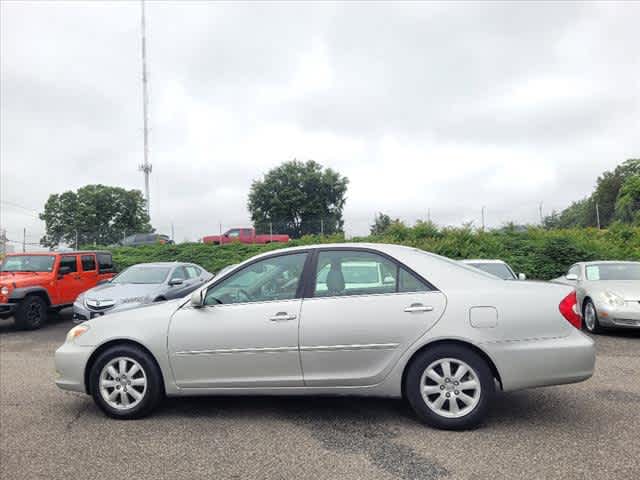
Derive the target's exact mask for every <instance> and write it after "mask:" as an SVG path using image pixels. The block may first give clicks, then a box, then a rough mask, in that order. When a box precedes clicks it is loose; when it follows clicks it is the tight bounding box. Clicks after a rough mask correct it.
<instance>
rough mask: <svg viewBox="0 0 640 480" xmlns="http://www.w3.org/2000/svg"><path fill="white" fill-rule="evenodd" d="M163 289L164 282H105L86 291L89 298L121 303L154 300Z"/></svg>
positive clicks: (138, 302) (85, 296)
mask: <svg viewBox="0 0 640 480" xmlns="http://www.w3.org/2000/svg"><path fill="white" fill-rule="evenodd" d="M162 290H163V284H135V283H105V284H103V285H98V286H97V287H94V288H91V289H89V290H87V291H86V292H85V293H84V298H85V299H87V300H89V299H90V300H101V301H102V300H104V301H106V300H113V301H114V302H116V305H119V304H127V303H130V304H140V303H148V302H150V301H152V300H153V299H154V298H155V297H156V296H157V295H158V294H159V293H160V292H161V291H162Z"/></svg>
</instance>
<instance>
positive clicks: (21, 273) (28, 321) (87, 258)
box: [0, 251, 115, 330]
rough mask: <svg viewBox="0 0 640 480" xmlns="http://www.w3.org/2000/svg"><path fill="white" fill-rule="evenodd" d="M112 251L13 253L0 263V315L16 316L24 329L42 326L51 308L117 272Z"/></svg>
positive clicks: (66, 304)
mask: <svg viewBox="0 0 640 480" xmlns="http://www.w3.org/2000/svg"><path fill="white" fill-rule="evenodd" d="M114 272H115V271H114V268H113V260H112V258H111V253H109V252H101V251H91V252H38V253H12V254H9V255H7V256H6V257H5V258H4V260H3V261H2V264H0V318H7V317H10V316H14V317H15V322H16V326H18V328H22V329H25V330H33V329H36V328H40V327H41V326H42V325H44V323H45V322H46V321H47V316H48V315H47V314H48V312H50V311H57V310H60V309H61V308H64V307H67V306H70V305H72V304H73V302H74V300H75V299H76V297H77V296H78V295H80V294H81V293H82V292H84V291H85V290H88V289H90V288H92V287H95V286H96V285H97V284H98V282H100V281H102V280H107V279H109V278H111V277H113V275H114Z"/></svg>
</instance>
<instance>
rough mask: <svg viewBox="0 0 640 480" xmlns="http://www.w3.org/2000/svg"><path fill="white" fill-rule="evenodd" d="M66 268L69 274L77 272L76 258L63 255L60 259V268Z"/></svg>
mask: <svg viewBox="0 0 640 480" xmlns="http://www.w3.org/2000/svg"><path fill="white" fill-rule="evenodd" d="M62 267H68V268H69V270H68V271H69V272H77V271H78V262H77V260H76V256H75V255H73V256H71V255H64V256H62V257H61V258H60V268H62Z"/></svg>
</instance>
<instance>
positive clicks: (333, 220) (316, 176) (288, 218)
mask: <svg viewBox="0 0 640 480" xmlns="http://www.w3.org/2000/svg"><path fill="white" fill-rule="evenodd" d="M348 183H349V180H348V179H347V178H346V177H343V176H341V175H340V174H339V173H338V172H336V171H334V170H332V169H330V168H323V167H322V166H321V165H320V164H319V163H317V162H314V161H313V160H309V161H307V162H301V161H298V160H292V161H290V162H285V163H283V164H282V165H280V166H279V167H276V168H274V169H272V170H270V171H269V172H268V173H267V174H266V175H265V176H264V178H263V179H261V180H255V181H254V182H253V183H252V185H251V191H250V192H249V202H248V208H249V212H250V213H251V219H252V220H253V223H254V225H255V228H256V230H259V231H263V232H264V231H265V230H268V229H269V224H271V225H272V228H273V231H274V232H276V231H277V232H278V233H286V234H289V235H290V236H292V237H294V238H297V237H300V236H302V235H309V234H318V233H321V232H324V233H325V234H332V233H337V232H341V231H342V227H343V223H344V222H343V220H342V209H343V208H344V204H345V200H346V199H345V194H346V192H347V184H348Z"/></svg>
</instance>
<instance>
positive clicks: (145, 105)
mask: <svg viewBox="0 0 640 480" xmlns="http://www.w3.org/2000/svg"><path fill="white" fill-rule="evenodd" d="M140 9H141V12H142V20H141V22H140V23H141V30H142V110H143V122H144V163H143V164H142V165H140V166H139V167H138V170H140V171H141V172H144V196H145V200H146V203H147V215H149V216H150V215H151V214H150V210H149V207H150V205H151V198H150V197H149V174H150V173H151V170H152V168H151V164H150V163H149V93H148V92H147V37H146V22H145V18H144V0H140Z"/></svg>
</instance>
